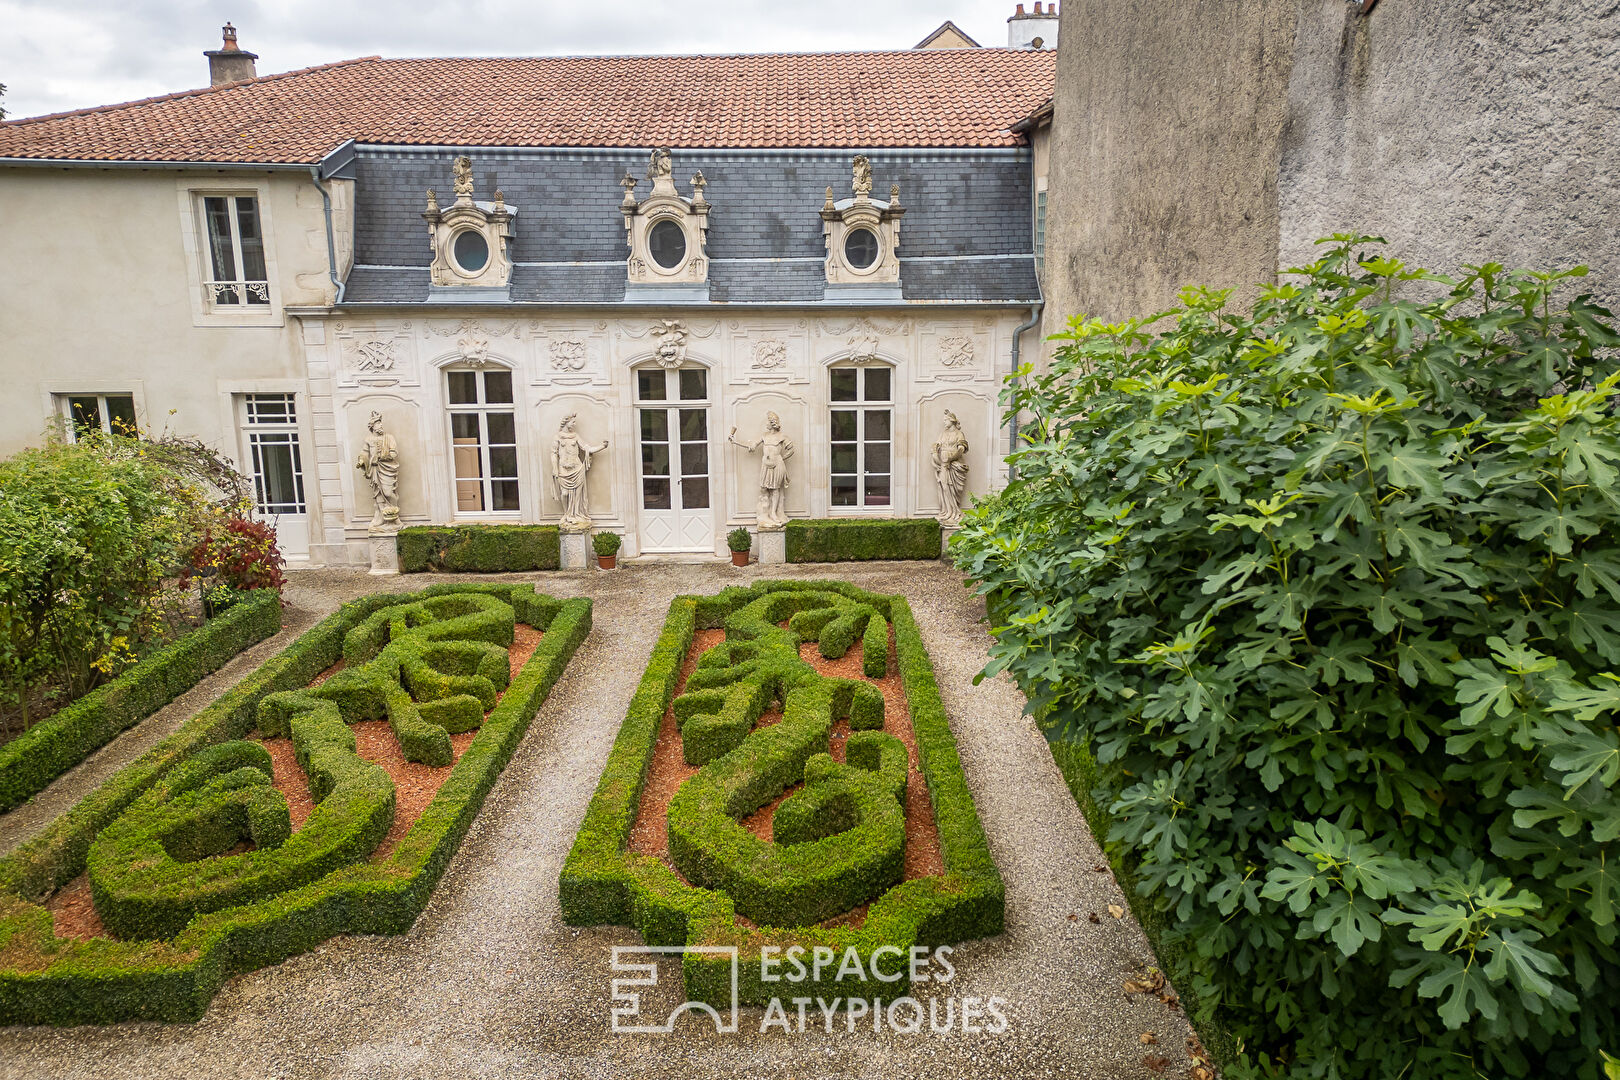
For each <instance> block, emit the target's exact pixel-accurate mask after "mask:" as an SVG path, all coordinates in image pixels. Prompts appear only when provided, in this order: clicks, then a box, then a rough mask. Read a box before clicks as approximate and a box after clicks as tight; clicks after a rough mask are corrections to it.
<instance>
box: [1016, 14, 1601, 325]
mask: <svg viewBox="0 0 1620 1080" xmlns="http://www.w3.org/2000/svg"><path fill="white" fill-rule="evenodd" d="M1360 6H1361V5H1360V2H1359V0H1245V2H1243V3H1232V2H1231V0H1070V2H1069V3H1068V4H1067V5H1065V7H1064V8H1063V15H1062V17H1063V20H1064V22H1065V26H1064V28H1063V36H1062V40H1063V42H1064V44H1063V47H1062V49H1061V50H1060V55H1059V59H1058V84H1057V95H1056V96H1057V101H1056V111H1055V117H1054V124H1053V146H1052V154H1053V161H1052V184H1051V187H1052V194H1051V202H1050V208H1049V214H1050V220H1049V224H1048V251H1047V271H1046V275H1045V290H1046V296H1047V302H1048V309H1049V310H1048V313H1047V318H1046V329H1047V332H1048V333H1050V332H1051V331H1052V329H1053V328H1055V327H1057V326H1060V325H1061V324H1062V320H1063V319H1064V318H1065V317H1066V316H1068V315H1072V314H1074V313H1076V312H1081V311H1084V312H1087V313H1091V314H1097V315H1103V316H1108V317H1119V316H1123V315H1127V314H1140V313H1144V312H1149V311H1155V310H1160V309H1162V308H1164V307H1167V306H1169V305H1170V304H1172V303H1173V302H1174V298H1175V293H1176V291H1177V289H1178V288H1179V287H1180V286H1181V285H1183V284H1189V283H1198V284H1206V285H1211V286H1221V287H1224V286H1232V287H1237V288H1238V289H1239V290H1240V292H1241V293H1243V294H1248V293H1249V292H1250V291H1251V290H1249V289H1247V288H1245V287H1246V286H1250V285H1252V284H1253V283H1255V282H1260V281H1266V280H1270V279H1272V278H1273V277H1274V276H1275V274H1276V273H1277V271H1278V269H1279V268H1281V269H1286V268H1287V267H1289V266H1293V265H1297V264H1298V263H1300V262H1303V261H1307V260H1309V259H1310V258H1311V257H1312V251H1313V244H1312V241H1313V240H1315V239H1316V238H1317V237H1319V236H1323V235H1327V234H1330V233H1333V232H1339V231H1344V230H1349V229H1357V230H1360V231H1362V232H1367V233H1374V234H1378V235H1383V236H1385V237H1387V238H1388V239H1389V240H1390V241H1391V242H1392V243H1393V244H1395V245H1396V246H1397V247H1398V248H1399V249H1400V251H1401V253H1402V254H1403V256H1404V257H1407V258H1408V259H1409V260H1410V261H1415V262H1419V263H1422V264H1424V265H1428V266H1431V267H1433V268H1436V269H1442V270H1449V269H1453V268H1456V267H1458V266H1460V265H1462V264H1464V263H1470V262H1479V261H1482V260H1485V259H1496V260H1499V261H1502V262H1506V263H1509V264H1518V265H1527V266H1536V267H1552V266H1563V265H1569V264H1573V263H1576V262H1584V263H1587V264H1588V265H1590V266H1591V268H1592V277H1591V278H1589V279H1588V281H1587V283H1586V284H1585V285H1583V286H1581V288H1583V289H1590V290H1592V291H1595V292H1597V293H1598V294H1599V295H1600V297H1603V298H1605V299H1607V300H1609V301H1613V302H1620V228H1617V224H1616V223H1617V222H1620V62H1617V61H1616V59H1615V57H1616V54H1617V51H1620V5H1617V4H1615V3H1614V2H1613V0H1382V2H1381V3H1379V4H1377V6H1376V7H1375V8H1374V9H1373V10H1372V11H1371V12H1370V13H1368V14H1366V15H1363V14H1361V13H1360Z"/></svg>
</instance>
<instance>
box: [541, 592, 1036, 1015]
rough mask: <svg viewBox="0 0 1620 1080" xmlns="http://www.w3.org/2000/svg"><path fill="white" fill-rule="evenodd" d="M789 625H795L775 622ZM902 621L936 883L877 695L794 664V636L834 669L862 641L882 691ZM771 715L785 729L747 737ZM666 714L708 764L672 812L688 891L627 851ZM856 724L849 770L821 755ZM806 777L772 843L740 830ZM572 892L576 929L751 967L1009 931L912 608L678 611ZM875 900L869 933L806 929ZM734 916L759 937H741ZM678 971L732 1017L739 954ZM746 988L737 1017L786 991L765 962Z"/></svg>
mask: <svg viewBox="0 0 1620 1080" xmlns="http://www.w3.org/2000/svg"><path fill="white" fill-rule="evenodd" d="M783 620H787V621H788V628H787V629H783V628H781V627H780V626H778V625H777V624H778V623H780V622H782V621H783ZM886 620H887V621H886ZM890 624H892V625H893V627H894V636H895V643H896V654H897V660H898V663H899V666H900V675H901V680H902V683H903V685H904V688H905V693H906V701H907V704H908V706H909V709H910V712H911V723H912V728H913V732H914V734H915V737H916V742H917V750H918V757H919V763H920V765H921V769H922V773H923V778H924V781H925V782H926V785H927V788H928V794H929V798H930V801H931V802H932V804H933V809H934V818H935V823H936V826H937V828H938V830H939V839H940V847H941V852H942V855H943V859H944V865H945V872H944V873H943V874H941V875H935V876H931V877H922V878H914V879H912V880H909V881H902V880H901V876H902V872H903V855H904V844H905V823H904V810H903V805H902V803H901V801H900V800H901V798H902V797H903V792H904V789H905V781H906V774H907V768H908V764H909V763H908V760H907V752H906V749H905V747H904V745H902V744H901V743H900V742H899V740H897V739H895V738H894V737H893V736H892V735H888V734H886V733H884V732H882V731H880V730H876V729H878V728H881V726H882V722H883V702H882V695H881V694H880V693H878V692H877V690H876V688H875V687H873V686H871V685H870V684H867V683H861V682H858V681H853V680H847V679H834V678H827V677H824V676H821V675H820V674H818V673H817V672H816V671H815V669H814V668H813V667H812V666H811V665H809V664H807V663H805V662H804V661H802V660H801V659H800V658H799V651H798V647H799V644H800V642H801V641H802V640H814V641H817V642H819V644H820V647H821V652H822V654H823V655H825V656H829V657H836V656H841V655H843V652H844V651H845V650H847V649H849V648H851V647H853V646H854V643H855V642H856V641H857V640H859V641H860V642H861V644H862V650H863V652H862V658H863V663H862V669H863V671H864V672H865V673H866V674H868V675H869V676H874V677H875V676H880V675H881V674H883V673H884V671H885V668H886V663H887V651H888V649H887V645H888V627H889V625H890ZM721 626H723V627H724V628H725V630H726V635H727V640H726V642H725V643H723V644H721V645H717V646H715V647H714V648H712V649H710V650H709V651H707V652H706V653H705V654H704V655H703V657H702V658H701V659H700V660H699V663H698V666H697V668H696V669H695V670H694V671H693V673H692V675H691V677H690V678H689V679H688V680H687V684H686V689H685V692H684V693H683V694H682V695H681V697H679V698H675V697H674V693H675V687H676V685H677V683H678V682H679V679H680V673H681V668H682V664H683V661H684V660H685V658H686V655H687V652H688V651H689V649H690V647H691V644H692V640H693V636H694V634H695V633H696V631H697V630H698V629H700V628H713V627H721ZM777 700H780V701H781V702H782V706H783V719H782V720H781V722H779V723H776V724H772V725H769V726H766V727H762V728H754V726H753V725H754V722H755V721H756V720H757V719H758V718H759V716H760V714H761V713H762V712H763V711H764V710H765V709H766V708H768V707H769V706H770V704H771V703H772V702H773V701H777ZM670 708H673V711H674V715H675V717H676V720H677V722H678V723H679V724H680V727H681V738H682V742H683V745H684V746H685V747H686V749H687V758H688V760H689V761H692V760H693V759H694V757H695V758H701V759H702V760H703V761H704V762H705V764H703V766H702V767H701V768H700V769H699V770H698V772H697V773H696V774H695V775H693V776H692V777H691V778H690V779H689V780H687V781H686V783H685V784H684V785H683V786H682V787H681V789H680V790H679V791H678V792H677V793H676V794H675V796H674V798H673V799H671V801H670V804H669V809H668V829H669V841H670V846H669V854H670V859H671V861H672V862H673V863H674V864H675V866H676V867H678V868H679V869H680V871H681V874H682V875H684V876H685V877H686V879H687V881H690V882H692V883H693V884H687V883H686V882H684V881H682V880H681V878H680V877H677V876H676V874H675V873H674V872H673V871H672V870H671V869H670V867H669V866H668V865H666V864H665V863H664V862H663V861H662V860H660V859H657V858H653V857H651V856H646V855H637V854H634V853H632V852H630V850H629V838H630V832H631V829H632V827H633V826H634V824H635V821H636V815H637V813H638V811H639V809H640V803H641V795H642V789H643V785H644V783H645V779H646V771H647V768H648V765H649V763H650V761H651V758H652V755H653V751H654V749H655V747H656V743H657V737H658V730H659V726H660V724H661V722H662V718H663V715H664V712H665V710H666V709H670ZM845 718H847V719H848V720H849V721H850V727H851V729H852V731H853V732H854V733H853V734H852V735H851V736H850V737H849V739H848V741H847V743H846V749H845V761H844V762H843V763H838V762H835V761H834V760H833V759H832V758H831V757H830V756H828V754H827V749H828V734H829V732H830V731H831V728H832V725H833V723H834V722H835V721H836V720H839V719H845ZM739 728H741V730H742V734H743V737H742V738H740V739H738V738H737V737H736V731H737V730H738V729H739ZM714 732H723V733H724V734H723V739H722V737H721V736H720V735H713V733H714ZM694 735H696V736H698V740H697V741H698V743H699V752H698V753H696V754H693V753H692V752H691V749H690V747H691V742H692V740H693V738H694ZM711 736H712V737H713V738H714V739H715V740H718V741H719V743H718V744H716V743H714V742H710V741H709V740H710V739H711ZM716 751H718V753H716ZM801 781H802V782H803V784H804V786H803V787H802V788H801V789H800V790H799V791H797V792H795V793H793V794H792V795H790V796H789V797H788V798H787V799H785V800H783V801H782V802H781V804H780V805H779V806H778V807H777V809H776V811H775V816H774V818H773V822H772V824H773V835H774V837H775V841H774V842H771V843H767V842H766V841H763V840H761V839H760V838H759V837H757V836H755V835H754V834H753V833H752V832H750V831H749V830H748V829H746V828H743V827H742V826H741V825H740V823H739V821H740V819H741V818H743V817H746V816H747V815H748V814H750V813H752V812H754V811H756V810H758V809H759V808H761V807H764V806H766V805H769V804H770V803H771V802H773V801H774V800H776V799H777V798H778V797H779V796H780V795H781V794H782V793H783V792H784V791H786V790H787V789H788V788H789V787H790V786H792V785H794V784H798V783H800V782H801ZM560 895H561V902H562V909H563V917H564V919H565V921H567V922H568V923H570V924H572V925H600V924H621V925H630V926H634V927H635V928H636V929H637V930H638V931H639V932H640V933H641V935H642V937H643V938H644V939H645V940H646V942H647V943H648V944H649V945H687V946H700V945H725V946H735V947H737V948H738V949H739V950H740V954H741V955H742V956H744V957H750V956H753V957H757V955H758V949H759V948H761V947H763V946H767V945H775V946H790V945H795V944H797V945H803V946H805V947H807V948H811V947H814V946H818V945H820V946H828V947H831V948H832V949H834V950H835V952H836V953H837V954H838V955H843V954H844V953H845V952H846V950H848V949H850V948H854V949H855V950H856V951H857V953H858V955H859V956H860V957H861V958H862V966H863V968H864V969H865V971H867V972H870V971H872V970H873V969H872V958H873V954H874V952H875V951H876V950H878V949H880V948H884V947H886V946H892V947H897V948H899V949H902V950H905V949H909V948H910V947H912V946H913V945H921V946H937V945H942V944H948V943H953V942H958V941H962V940H966V939H969V938H975V937H983V936H988V935H992V934H997V933H1000V932H1001V929H1002V922H1003V916H1004V908H1005V891H1004V887H1003V885H1002V881H1001V876H1000V874H999V873H998V872H997V870H996V867H995V864H994V862H993V861H992V860H991V858H990V852H989V847H988V845H987V844H986V842H985V838H984V831H983V829H982V827H981V826H980V824H979V819H978V814H977V812H976V811H975V809H974V806H973V800H972V796H971V795H970V794H969V792H968V788H967V781H966V778H965V777H964V776H963V774H962V768H961V763H960V760H959V759H958V757H957V753H956V743H955V740H954V738H953V737H952V736H951V731H950V725H949V723H948V721H947V719H946V716H945V710H944V707H943V705H942V703H941V702H940V698H939V691H938V687H937V686H936V684H935V682H934V674H933V668H932V665H931V664H930V663H929V661H928V656H927V652H926V650H925V649H924V648H923V644H922V639H921V636H920V635H919V634H918V631H917V625H916V622H915V621H914V619H913V618H912V615H911V610H910V608H909V606H908V605H907V604H906V602H905V600H904V599H903V598H901V597H898V596H880V595H877V594H873V593H868V592H865V591H863V590H860V589H857V588H855V587H853V586H850V585H846V584H843V583H841V582H820V581H818V582H814V583H808V582H763V583H760V584H758V585H756V586H754V587H752V588H748V589H741V588H736V589H727V590H725V591H724V592H723V593H721V594H720V595H719V596H716V597H694V596H682V597H677V598H676V599H675V601H674V602H673V603H672V604H671V605H670V612H669V616H668V619H667V620H666V622H665V624H664V632H663V634H662V635H661V636H660V638H659V640H658V643H657V645H656V646H655V647H654V649H653V653H652V657H651V659H650V660H649V661H648V665H647V670H646V674H645V675H644V676H643V678H642V681H641V685H640V687H639V688H638V690H637V692H636V695H635V697H634V698H633V699H632V700H631V703H630V711H629V714H628V715H627V716H626V717H625V722H624V725H623V727H622V728H621V729H620V731H619V737H618V739H617V741H616V742H615V743H614V746H613V751H612V753H611V755H610V756H609V759H608V764H607V767H606V769H605V770H604V772H603V775H602V779H601V782H600V783H599V784H598V786H597V790H596V795H595V796H594V798H593V799H592V801H591V806H590V809H589V811H588V812H587V814H586V817H585V821H584V823H583V825H582V826H581V827H580V831H579V834H578V836H577V837H576V838H575V841H574V847H573V850H572V851H571V852H570V853H569V856H568V860H567V862H566V863H565V865H564V867H563V873H562V881H561V885H560ZM867 901H871V906H870V908H869V909H868V911H867V914H866V918H865V921H864V923H863V924H862V925H860V926H858V927H848V926H842V927H835V928H823V927H817V926H815V925H813V924H814V923H816V922H820V921H824V920H826V919H827V918H828V917H830V916H832V915H837V914H840V913H842V912H845V911H848V910H849V909H851V908H853V907H855V906H857V905H859V904H862V903H865V902H867ZM739 916H741V917H743V918H746V919H748V920H750V921H752V922H756V923H759V924H761V925H760V928H759V929H753V928H750V927H748V926H746V925H745V924H743V923H740V922H739V921H738V917H739ZM888 967H892V965H889V966H888ZM888 967H886V968H885V971H888ZM684 973H685V977H686V984H687V985H686V989H687V996H688V997H689V998H690V999H692V1000H696V1001H707V1002H710V1003H711V1004H714V1005H717V1006H723V1005H726V1004H728V1003H729V1002H730V996H731V966H730V961H729V960H728V959H725V958H723V957H717V956H714V955H712V954H710V955H704V954H697V953H690V954H688V955H687V956H686V958H685V961H684ZM738 973H739V976H740V978H741V982H740V985H739V991H740V994H741V1000H743V1001H745V1002H750V1003H756V1004H763V1003H765V1002H767V1001H769V1000H770V999H771V998H772V997H773V996H776V995H778V994H779V993H780V992H781V991H780V989H779V988H777V987H775V986H774V985H773V984H766V983H764V982H763V981H762V980H761V978H760V966H759V964H758V963H757V962H755V963H752V964H750V963H748V962H746V961H745V962H744V963H742V964H741V965H740V967H739V972H738ZM908 985H909V980H908V978H907V977H906V973H904V972H902V973H901V977H900V979H898V980H897V981H895V982H879V981H868V980H867V979H865V978H863V979H859V980H856V979H849V978H845V979H844V980H842V981H836V982H835V973H834V972H833V971H831V970H828V971H827V972H826V973H825V974H824V975H823V976H822V985H818V984H817V983H816V982H814V981H813V980H811V981H806V982H801V983H796V984H795V985H794V990H793V992H794V993H795V994H815V993H817V992H818V991H820V992H823V993H836V994H838V995H841V996H850V995H856V996H866V997H868V998H881V999H893V998H895V997H898V996H900V995H903V994H905V993H906V991H907V988H908Z"/></svg>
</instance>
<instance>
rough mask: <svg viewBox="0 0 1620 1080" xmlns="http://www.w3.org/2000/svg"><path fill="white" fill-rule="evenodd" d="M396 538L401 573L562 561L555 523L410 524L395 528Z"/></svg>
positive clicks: (520, 567)
mask: <svg viewBox="0 0 1620 1080" xmlns="http://www.w3.org/2000/svg"><path fill="white" fill-rule="evenodd" d="M396 542H397V544H398V548H399V569H400V572H401V573H405V574H419V573H423V572H426V571H432V572H435V573H450V574H505V573H517V572H521V571H524V570H555V569H557V568H558V567H559V566H560V565H562V538H561V534H560V533H559V531H558V529H557V526H555V525H412V526H410V527H409V528H405V529H401V530H399V535H398V537H397V538H396Z"/></svg>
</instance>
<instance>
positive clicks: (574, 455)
mask: <svg viewBox="0 0 1620 1080" xmlns="http://www.w3.org/2000/svg"><path fill="white" fill-rule="evenodd" d="M578 419H579V418H578V417H577V416H575V415H574V414H573V413H569V414H568V415H567V416H565V417H563V419H562V424H561V426H559V427H558V429H557V441H556V442H555V443H553V444H552V446H551V474H552V475H553V476H555V477H556V478H557V498H558V499H559V500H561V502H562V504H563V514H562V527H563V528H564V529H565V530H567V531H569V532H584V531H586V530H588V529H589V528H590V527H591V512H590V508H589V507H588V506H587V505H586V492H585V477H586V475H587V474H588V473H589V472H590V471H591V458H592V457H594V456H595V455H597V454H600V453H601V452H602V451H603V450H606V449H607V446H608V444H607V440H606V439H604V440H602V445H601V446H592V445H591V444H590V443H587V442H581V441H580V438H579V434H578V433H577V432H576V431H575V430H574V425H575V423H577V422H578Z"/></svg>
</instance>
